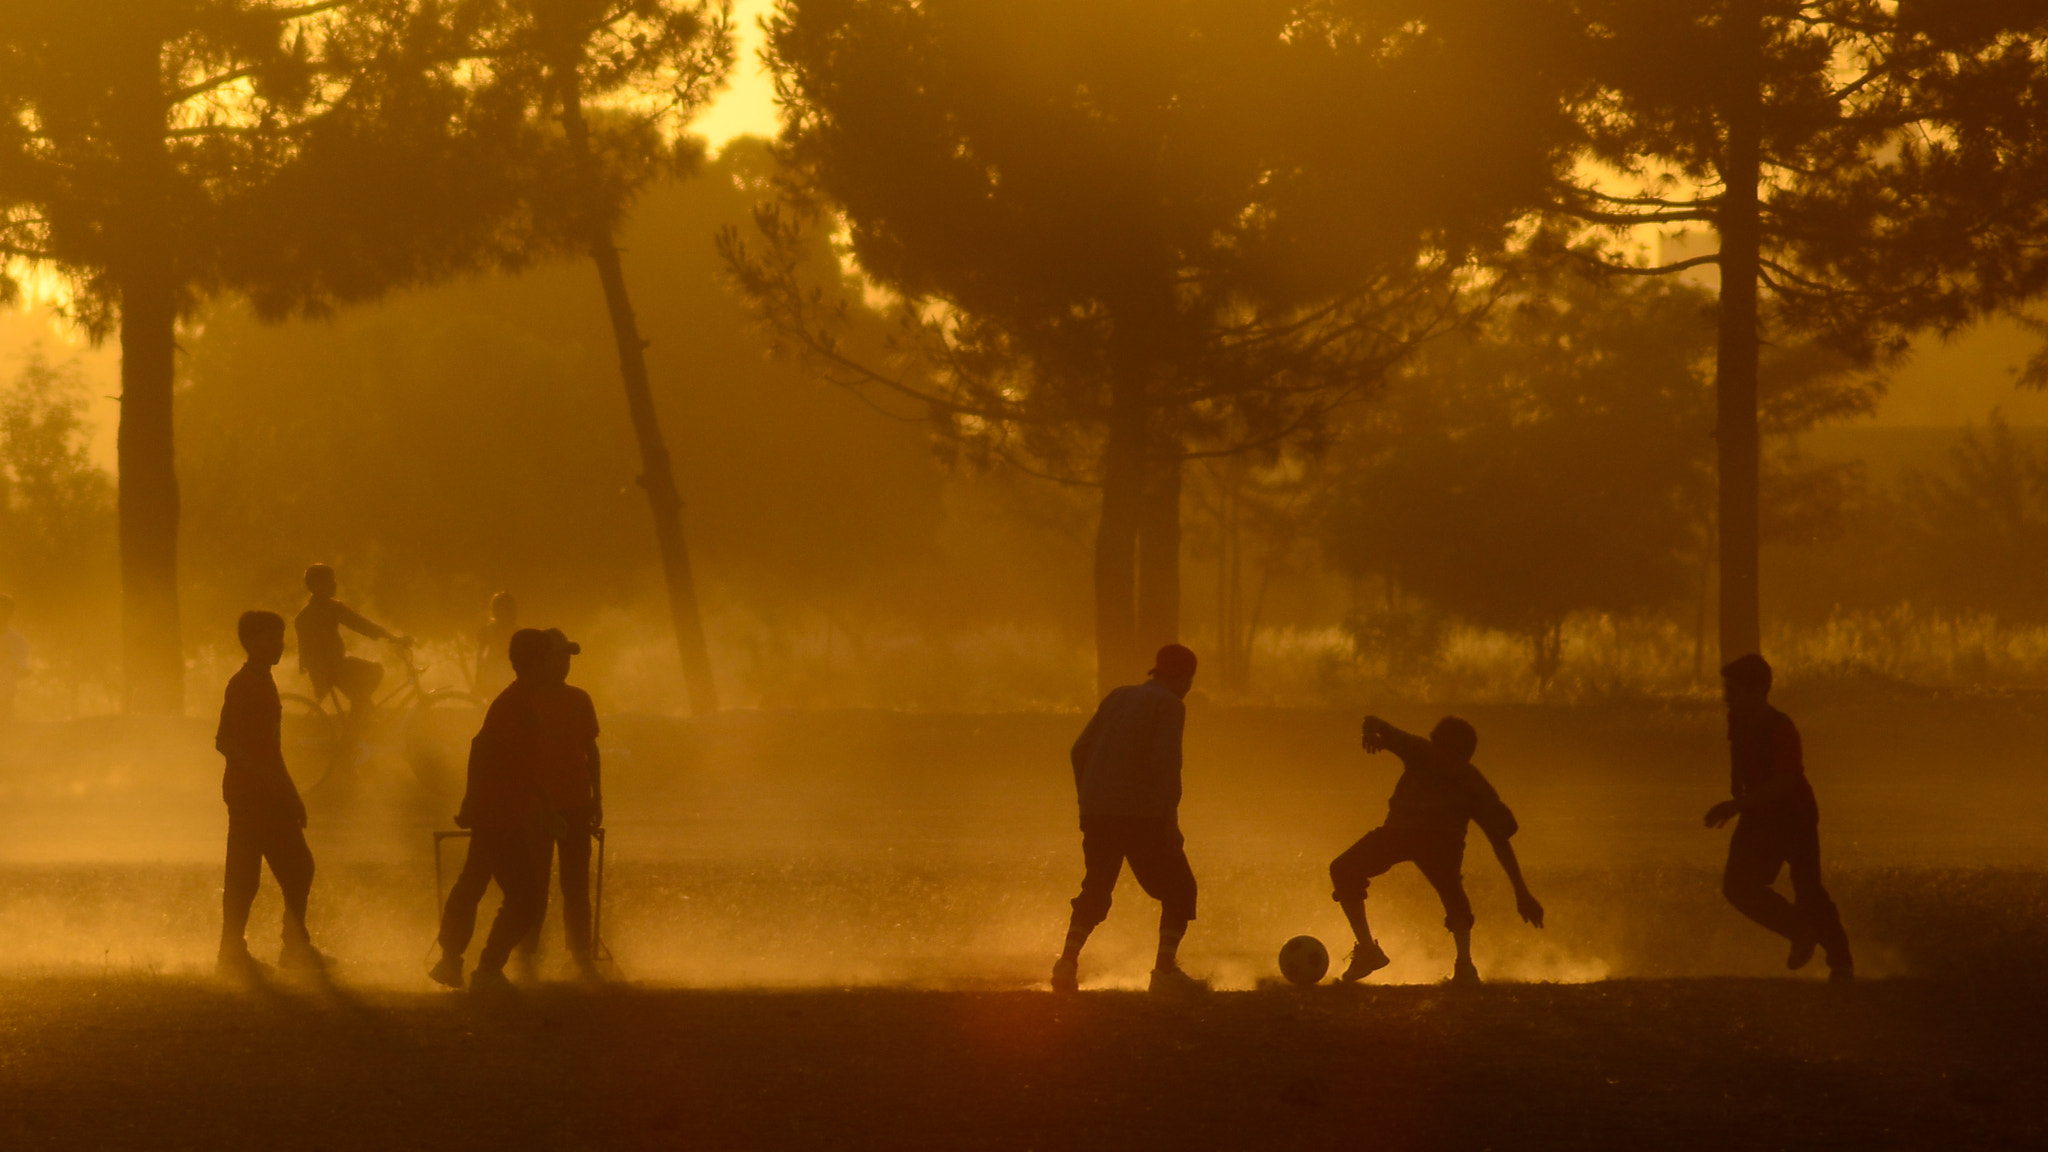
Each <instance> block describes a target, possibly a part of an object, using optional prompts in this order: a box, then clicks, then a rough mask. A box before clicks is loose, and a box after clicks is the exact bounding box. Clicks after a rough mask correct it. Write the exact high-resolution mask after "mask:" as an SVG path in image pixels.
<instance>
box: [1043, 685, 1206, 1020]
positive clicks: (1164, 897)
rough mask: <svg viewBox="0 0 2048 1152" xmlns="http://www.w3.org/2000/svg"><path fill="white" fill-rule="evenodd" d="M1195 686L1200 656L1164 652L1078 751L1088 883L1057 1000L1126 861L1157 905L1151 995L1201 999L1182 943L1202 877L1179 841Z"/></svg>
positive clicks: (1098, 714)
mask: <svg viewBox="0 0 2048 1152" xmlns="http://www.w3.org/2000/svg"><path fill="white" fill-rule="evenodd" d="M1194 682H1195V654H1194V653H1193V652H1190V651H1189V650H1187V649H1186V648H1183V647H1181V646H1180V645H1178V644H1168V645H1167V646H1166V647H1164V648H1161V649H1160V650H1159V655H1158V658H1157V659H1156V660H1155V661H1154V663H1153V668H1152V672H1151V678H1150V679H1149V680H1147V681H1146V682H1145V683H1143V684H1132V685H1126V686H1125V687H1122V688H1118V689H1116V690H1114V691H1112V692H1111V693H1110V694H1109V695H1108V696H1107V697H1106V698H1104V699H1103V701H1102V705H1101V706H1100V707H1099V708H1097V709H1096V710H1095V717H1094V719H1092V720H1090V721H1088V727H1087V728H1085V729H1083V730H1082V732H1081V738H1080V739H1079V740H1076V741H1075V742H1074V750H1073V754H1072V757H1071V758H1072V760H1073V763H1074V788H1075V790H1076V791H1077V792H1079V793H1080V800H1081V857H1082V860H1083V861H1084V863H1085V866H1086V874H1085V875H1084V876H1083V877H1082V879H1081V894H1080V895H1079V896H1076V897H1074V914H1073V917H1072V919H1071V920H1070V921H1069V922H1068V927H1067V945H1066V948H1065V949H1064V950H1063V951H1061V953H1060V958H1059V960H1057V961H1056V962H1054V964H1053V966H1052V987H1053V991H1055V992H1072V991H1074V990H1075V989H1077V988H1079V987H1080V965H1081V946H1082V945H1083V944H1086V943H1087V942H1088V934H1089V933H1091V932H1093V931H1094V930H1095V926H1096V925H1097V924H1100V923H1102V921H1103V920H1104V919H1106V918H1107V917H1108V916H1109V898H1110V893H1111V892H1112V891H1114V890H1115V889H1116V880H1117V875H1118V874H1119V873H1120V872H1122V871H1123V866H1124V861H1125V860H1129V861H1130V862H1131V874H1132V875H1134V876H1136V877H1137V878H1138V884H1139V886H1140V887H1142V888H1144V890H1145V893H1146V895H1148V896H1151V897H1153V898H1154V899H1156V900H1158V901H1159V953H1158V956H1157V959H1156V960H1155V962H1154V964H1153V967H1152V984H1151V987H1152V991H1154V992H1172V991H1200V990H1203V989H1206V988H1207V987H1208V985H1207V984H1205V983H1204V982H1202V981H1200V980H1197V979H1195V978H1194V977H1192V976H1189V975H1188V974H1187V973H1185V972H1182V971H1181V970H1180V963H1179V959H1178V956H1179V952H1180V941H1181V937H1183V936H1185V935H1187V931H1188V922H1189V921H1191V920H1193V919H1194V918H1195V873H1194V870H1193V869H1192V868H1190V867H1188V857H1187V852H1186V851H1184V850H1183V848H1182V841H1181V834H1180V818H1179V813H1180V738H1181V729H1182V728H1183V727H1184V726H1185V725H1186V723H1187V715H1188V710H1187V705H1185V704H1184V703H1182V698H1183V697H1185V696H1186V695H1187V694H1188V689H1189V688H1191V687H1193V686H1194Z"/></svg>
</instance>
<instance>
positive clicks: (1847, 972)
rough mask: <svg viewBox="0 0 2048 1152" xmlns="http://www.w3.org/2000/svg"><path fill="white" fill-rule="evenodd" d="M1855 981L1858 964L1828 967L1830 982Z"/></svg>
mask: <svg viewBox="0 0 2048 1152" xmlns="http://www.w3.org/2000/svg"><path fill="white" fill-rule="evenodd" d="M1855 982H1856V966H1855V965H1854V964H1844V965H1842V966H1841V967H1840V968H1830V969H1828V983H1830V984H1854V983H1855Z"/></svg>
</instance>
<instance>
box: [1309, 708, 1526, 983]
mask: <svg viewBox="0 0 2048 1152" xmlns="http://www.w3.org/2000/svg"><path fill="white" fill-rule="evenodd" d="M1364 744H1365V750H1366V752H1367V753H1377V752H1379V751H1380V750H1381V749H1383V748H1384V749H1388V750H1391V751H1392V752H1393V753H1394V755H1396V756H1398V757H1400V759H1401V779H1400V780H1398V781H1397V782H1395V784H1394V795H1393V797H1392V798H1391V799H1389V800H1388V801H1387V820H1386V823H1384V824H1382V825H1380V826H1379V827H1378V828H1375V829H1373V830H1372V831H1370V832H1367V833H1366V834H1365V836H1364V837H1363V838H1361V839H1360V840H1359V841H1358V843H1356V844H1353V845H1352V846H1351V847H1350V848H1348V849H1346V850H1345V852H1344V854H1343V855H1342V856H1339V857H1337V858H1336V859H1335V860H1333V861H1331V862H1330V884H1331V887H1332V896H1333V897H1334V898H1335V899H1336V901H1337V904H1338V906H1339V907H1341V908H1343V909H1344V917H1345V919H1347V920H1349V921H1351V931H1352V933H1353V935H1355V936H1356V937H1357V946H1356V947H1354V948H1353V949H1352V951H1351V963H1350V965H1349V966H1347V967H1346V968H1345V969H1344V974H1343V975H1342V976H1341V977H1340V979H1342V980H1345V981H1347V982H1348V981H1353V980H1360V979H1363V978H1364V977H1366V976H1368V975H1371V974H1372V973H1373V972H1376V971H1378V970H1379V969H1381V968H1384V967H1386V966H1387V965H1388V964H1389V963H1391V961H1389V960H1388V959H1387V953H1386V951H1385V950H1384V949H1382V948H1381V947H1380V946H1379V943H1378V942H1377V941H1375V940H1374V939H1373V938H1372V930H1371V928H1370V927H1369V926H1368V925H1367V924H1366V920H1365V890H1366V888H1367V886H1368V884H1369V883H1370V881H1371V880H1372V878H1373V877H1375V876H1379V875H1383V874H1384V873H1386V872H1387V871H1388V870H1390V869H1392V868H1393V867H1394V865H1396V864H1399V863H1402V862H1403V861H1412V862H1413V863H1414V864H1415V866H1416V867H1417V868H1420V869H1421V870H1422V876H1423V879H1425V880H1428V881H1429V883H1430V887H1432V888H1435V889H1436V894H1437V896H1438V898H1439V899H1441V900H1442V901H1443V905H1444V927H1445V928H1448V929H1450V932H1451V939H1452V941H1454V942H1455V943H1456V944H1457V947H1458V959H1457V963H1456V965H1455V966H1454V967H1453V968H1452V970H1451V980H1452V982H1453V983H1457V984H1477V983H1478V982H1479V969H1477V968H1475V967H1474V966H1473V964H1472V923H1473V919H1472V902H1471V901H1470V900H1469V899H1467V898H1466V896H1465V879H1464V876H1463V875H1462V869H1463V867H1464V862H1465V825H1466V823H1467V822H1475V823H1477V824H1478V825H1479V828H1480V830H1481V831H1483V832H1485V833H1486V838H1487V840H1488V841H1489V842H1491V843H1492V844H1493V854H1494V855H1495V856H1496V857H1498V858H1499V859H1500V866H1501V867H1502V868H1503V869H1505V870H1506V871H1507V874H1508V882H1509V883H1511V884H1513V885H1514V887H1515V910H1516V911H1517V912H1519V913H1521V915H1522V919H1524V920H1526V921H1528V922H1529V923H1531V924H1534V925H1535V926H1536V927H1538V928H1541V927H1543V906H1542V905H1541V904H1538V903H1537V902H1536V897H1534V896H1532V895H1530V893H1529V886H1528V885H1527V884H1526V883H1524V882H1523V881H1522V866H1521V864H1520V862H1519V861H1517V860H1516V859H1515V849H1514V845H1512V844H1510V843H1509V842H1508V838H1509V837H1511V836H1513V835H1514V834H1515V831H1516V825H1515V816H1514V813H1512V812H1510V811H1508V806H1507V805H1505V804H1503V803H1501V800H1500V795H1499V794H1498V793H1496V792H1495V791H1494V790H1493V785H1491V784H1489V783H1487V782H1486V777H1485V776H1483V775H1481V774H1480V772H1479V769H1478V768H1476V767H1474V766H1473V764H1472V753H1473V752H1474V751H1475V750H1476V749H1477V748H1478V747H1479V734H1478V733H1477V732H1475V731H1473V729H1472V725H1470V724H1467V723H1466V722H1465V721H1463V720H1460V719H1458V718H1457V717H1455V716H1446V717H1444V718H1443V719H1442V720H1440V721H1438V722H1437V726H1436V728H1435V729H1433V730H1432V731H1431V732H1430V734H1429V739H1427V740H1424V739H1423V738H1422V737H1420V736H1414V735H1411V734H1409V733H1407V732H1403V731H1401V730H1400V729H1399V728H1396V727H1394V726H1393V725H1392V724H1389V723H1387V722H1386V721H1385V720H1382V719H1380V718H1379V717H1377V716H1367V717H1366V718H1365V737H1364Z"/></svg>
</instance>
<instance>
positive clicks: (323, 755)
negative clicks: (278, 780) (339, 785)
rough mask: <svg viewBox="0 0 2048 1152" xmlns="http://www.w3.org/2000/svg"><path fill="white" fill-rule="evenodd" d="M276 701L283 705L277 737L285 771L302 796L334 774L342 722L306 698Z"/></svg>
mask: <svg viewBox="0 0 2048 1152" xmlns="http://www.w3.org/2000/svg"><path fill="white" fill-rule="evenodd" d="M278 700H279V701H280V702H281V703H282V704H283V705H284V719H283V723H282V724H281V725H280V726H279V732H278V734H279V736H280V737H281V742H282V744H283V746H284V767H285V771H287V772H289V773H291V777H292V783H293V784H295V785H297V786H298V789H299V795H301V796H304V795H305V794H307V793H308V792H311V791H312V790H313V789H315V788H318V787H319V786H320V784H321V782H323V781H325V780H326V779H327V777H328V776H329V775H331V774H332V773H333V772H334V763H335V760H336V758H337V757H338V756H339V753H340V743H341V721H340V719H339V718H337V717H336V716H335V715H334V714H333V713H332V712H329V711H327V710H326V709H325V708H322V707H320V704H319V702H318V701H316V700H314V699H313V698H311V697H309V696H300V695H298V694H297V693H293V692H287V693H284V694H283V695H281V696H279V697H278Z"/></svg>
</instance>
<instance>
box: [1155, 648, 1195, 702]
mask: <svg viewBox="0 0 2048 1152" xmlns="http://www.w3.org/2000/svg"><path fill="white" fill-rule="evenodd" d="M1150 675H1151V677H1152V679H1154V680H1157V681H1159V682H1160V683H1161V684H1163V685H1165V686H1166V687H1168V688H1171V689H1172V690H1173V692H1174V695H1176V696H1186V695H1187V694H1188V689H1190V688H1192V687H1194V684H1195V654H1194V652H1193V651H1192V650H1190V649H1188V648H1186V647H1184V646H1182V645H1179V644H1168V645H1167V646H1166V647H1164V648H1161V649H1160V650H1159V654H1158V655H1157V656H1154V657H1153V658H1152V671H1151V673H1150Z"/></svg>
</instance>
